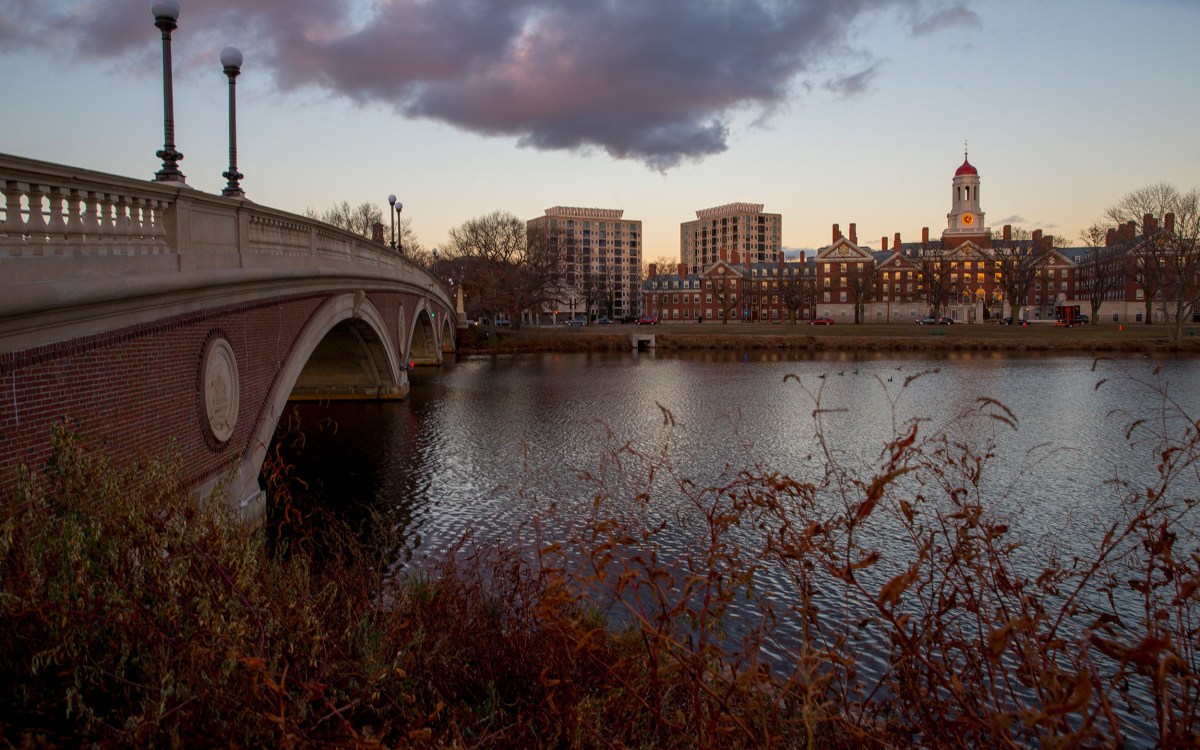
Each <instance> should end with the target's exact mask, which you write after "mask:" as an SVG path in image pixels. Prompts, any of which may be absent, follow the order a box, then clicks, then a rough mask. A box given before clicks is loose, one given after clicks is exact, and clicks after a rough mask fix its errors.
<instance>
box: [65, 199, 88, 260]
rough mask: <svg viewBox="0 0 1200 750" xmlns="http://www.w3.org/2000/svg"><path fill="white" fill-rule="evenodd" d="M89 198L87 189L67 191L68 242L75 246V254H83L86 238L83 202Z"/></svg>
mask: <svg viewBox="0 0 1200 750" xmlns="http://www.w3.org/2000/svg"><path fill="white" fill-rule="evenodd" d="M86 200H87V191H86V190H69V191H67V244H69V245H70V246H71V247H73V248H75V255H80V254H82V252H83V250H82V247H81V246H82V245H83V240H84V237H83V235H84V232H85V231H86V230H85V229H84V226H83V203H84V201H86Z"/></svg>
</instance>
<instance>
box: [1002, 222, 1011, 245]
mask: <svg viewBox="0 0 1200 750" xmlns="http://www.w3.org/2000/svg"><path fill="white" fill-rule="evenodd" d="M1004 241H1005V242H1012V224H1005V225H1004Z"/></svg>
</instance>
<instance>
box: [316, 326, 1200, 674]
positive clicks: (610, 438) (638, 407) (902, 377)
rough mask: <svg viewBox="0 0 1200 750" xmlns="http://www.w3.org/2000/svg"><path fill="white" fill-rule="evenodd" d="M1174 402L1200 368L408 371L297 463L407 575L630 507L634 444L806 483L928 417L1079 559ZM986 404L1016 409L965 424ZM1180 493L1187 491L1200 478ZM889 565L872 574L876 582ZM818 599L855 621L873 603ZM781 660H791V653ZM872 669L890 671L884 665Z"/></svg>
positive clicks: (1029, 536)
mask: <svg viewBox="0 0 1200 750" xmlns="http://www.w3.org/2000/svg"><path fill="white" fill-rule="evenodd" d="M1156 369H1157V370H1158V372H1157V374H1156V372H1155V370H1156ZM1164 396H1167V397H1171V398H1174V399H1177V403H1178V406H1179V407H1181V408H1182V409H1184V410H1185V411H1187V412H1188V413H1190V414H1191V415H1193V418H1194V417H1195V415H1196V414H1197V413H1198V412H1200V363H1198V362H1197V361H1195V360H1189V359H1171V358H1167V359H1161V360H1152V359H1147V358H1140V357H1130V358H1124V359H1116V360H1102V361H1099V362H1095V363H1094V362H1093V361H1092V360H1091V359H1088V358H1079V357H1057V356H1049V355H1042V356H1037V355H1033V356H1020V357H1014V356H1012V355H1004V356H1001V355H999V354H996V353H973V352H949V353H946V354H945V355H944V356H940V357H921V358H916V357H904V356H898V355H897V354H896V353H895V352H887V353H882V352H832V353H827V354H821V353H812V352H786V351H785V352H758V351H755V352H736V351H723V350H711V351H705V352H699V353H692V352H689V353H657V354H646V353H642V354H629V355H621V354H545V355H536V356H515V357H494V358H491V357H478V358H468V359H464V360H463V361H459V362H455V363H449V364H447V365H445V366H443V367H441V368H435V369H426V370H418V371H416V372H414V373H413V378H412V392H411V396H410V398H409V399H408V400H407V401H404V402H401V403H385V404H345V403H332V404H325V405H317V404H306V405H304V406H303V407H301V413H302V415H303V419H304V421H305V423H306V424H322V425H328V424H331V423H336V424H337V426H338V429H337V431H336V433H335V432H334V431H333V430H332V429H324V430H320V431H318V432H316V433H314V434H311V435H310V436H309V440H308V444H307V447H306V450H305V453H304V454H303V455H302V456H298V457H296V459H295V460H296V461H297V463H298V464H299V465H300V467H301V473H302V476H304V478H305V479H306V480H308V481H310V482H312V483H313V484H314V486H316V487H318V488H319V489H320V490H321V491H322V492H323V493H324V494H325V497H326V498H327V502H329V503H331V504H334V505H338V506H340V507H343V508H347V509H353V508H361V507H363V506H366V507H370V508H374V509H377V510H381V511H383V512H384V513H385V514H386V515H387V517H388V518H389V522H390V523H392V524H394V525H395V527H396V528H397V529H398V530H400V532H401V540H402V541H401V548H400V549H399V550H397V555H398V559H399V560H400V562H401V564H402V565H419V564H420V561H421V559H422V557H423V556H425V555H435V556H436V555H439V554H441V553H443V552H445V551H446V550H448V549H449V548H451V547H452V546H453V545H454V544H455V543H456V542H457V541H458V540H459V538H460V537H461V536H462V535H463V534H464V533H467V532H473V533H474V534H475V535H476V537H477V538H479V539H490V538H500V539H504V540H509V541H512V540H515V539H517V538H518V537H519V535H520V534H521V533H523V531H524V530H526V529H527V528H528V524H529V522H530V520H531V519H532V518H533V517H534V516H539V517H542V518H543V519H544V520H546V522H547V523H548V524H549V525H548V526H547V528H548V529H549V530H550V532H551V533H563V534H565V529H566V528H568V527H570V526H572V524H573V523H576V522H577V520H578V517H574V518H573V517H572V516H571V515H570V514H571V512H572V509H573V508H587V507H589V506H590V498H591V496H592V493H594V492H596V491H597V484H596V483H595V482H594V481H590V480H589V479H588V478H587V477H586V476H585V474H584V473H585V472H588V473H590V474H591V475H592V476H598V475H599V476H603V477H604V478H605V481H606V482H609V483H610V484H609V490H610V491H611V492H612V493H613V495H614V497H615V498H616V499H617V501H618V502H620V501H625V502H628V500H629V498H630V497H632V491H633V490H632V486H631V488H630V492H629V494H626V495H624V496H623V497H622V495H621V492H620V491H619V490H614V489H613V488H614V487H617V488H620V487H621V486H622V485H621V484H620V483H621V482H622V481H624V480H623V479H622V478H621V477H619V476H617V475H618V473H619V472H616V471H615V470H614V468H613V465H612V463H611V458H612V456H611V452H612V451H613V450H614V449H616V448H618V447H620V446H622V445H624V444H626V443H628V444H629V445H631V446H633V447H634V448H636V449H637V450H638V451H641V452H643V453H653V452H655V451H657V450H659V449H661V448H663V447H664V446H669V450H670V457H671V462H672V465H673V466H674V467H675V469H676V470H677V471H678V473H679V475H681V476H685V477H689V478H691V479H692V480H694V481H695V482H696V483H697V484H698V485H699V486H707V485H709V484H714V483H718V482H720V481H721V480H722V479H723V478H724V479H727V478H728V477H729V476H730V475H731V474H732V473H733V472H735V471H736V470H737V469H739V468H742V467H747V466H755V465H758V466H761V467H763V469H764V470H766V469H771V470H777V471H779V472H781V473H783V474H788V475H791V476H794V477H798V478H811V477H814V476H820V474H821V472H822V471H823V469H824V467H825V458H824V455H825V451H828V452H829V453H830V454H831V455H833V456H835V457H836V458H837V459H838V461H839V462H842V463H843V464H845V465H846V466H849V467H857V468H861V469H864V470H865V469H866V468H868V467H876V466H879V465H880V461H881V456H882V451H883V449H884V447H885V446H886V444H887V442H888V440H889V439H891V437H892V436H893V435H895V434H896V433H897V431H898V430H899V429H900V427H901V426H902V425H905V424H906V423H907V422H908V421H909V420H911V419H917V418H920V419H923V420H925V421H924V422H922V425H921V427H920V432H921V434H922V435H924V434H929V433H932V432H936V431H938V430H943V429H945V430H948V431H950V433H951V434H952V435H953V436H955V437H956V438H958V439H960V440H962V441H964V442H966V443H968V444H971V445H975V446H985V445H990V446H991V450H992V452H993V453H994V458H993V459H991V464H990V465H989V469H988V471H987V472H986V473H985V474H984V482H983V486H982V489H981V492H982V493H983V495H984V497H985V498H986V500H987V502H988V503H989V504H990V505H991V507H992V508H993V509H994V510H995V511H996V512H997V513H999V514H1001V515H1003V516H1004V517H1005V518H1006V519H1007V521H1008V523H1009V524H1010V525H1011V526H1012V528H1013V529H1014V530H1015V531H1016V532H1017V534H1019V535H1020V536H1021V537H1022V538H1023V539H1026V540H1028V541H1029V542H1030V544H1029V546H1028V547H1026V548H1025V549H1023V550H1022V551H1021V552H1019V553H1018V554H1021V555H1025V556H1027V557H1028V558H1029V559H1030V560H1036V559H1038V558H1039V557H1040V556H1041V555H1044V554H1046V553H1047V551H1048V550H1055V551H1056V553H1057V554H1058V555H1060V556H1062V557H1064V558H1066V559H1070V557H1071V556H1074V555H1080V556H1082V557H1085V558H1086V557H1087V556H1088V555H1089V553H1090V552H1091V550H1092V545H1094V544H1095V540H1096V539H1097V537H1098V533H1097V529H1101V528H1103V527H1104V525H1106V524H1107V523H1109V522H1111V520H1112V519H1113V518H1114V517H1115V514H1116V512H1117V509H1118V507H1119V504H1120V500H1121V497H1122V492H1123V490H1122V489H1121V487H1120V486H1118V485H1115V484H1106V480H1109V479H1112V478H1114V477H1123V478H1126V479H1130V480H1134V481H1135V482H1143V483H1144V482H1149V481H1151V480H1152V479H1153V473H1154V463H1155V461H1154V460H1153V457H1152V454H1151V453H1150V452H1149V449H1150V448H1152V447H1153V443H1152V442H1150V441H1151V436H1152V435H1154V434H1161V431H1162V430H1163V429H1168V430H1170V429H1173V426H1172V425H1171V424H1170V423H1169V422H1170V420H1172V419H1176V420H1177V419H1178V415H1177V414H1176V415H1175V416H1172V414H1173V412H1171V411H1170V410H1169V409H1164V403H1165V401H1164ZM981 399H995V400H996V401H998V402H1001V403H1002V404H1003V405H1004V406H1005V407H1006V408H1007V410H1008V411H1003V410H999V409H998V408H997V407H995V406H994V405H989V402H987V401H981ZM988 409H995V410H996V413H998V414H1001V415H1003V416H1004V417H1005V418H1004V419H1003V420H996V419H986V418H984V419H974V420H967V421H962V420H961V419H960V417H961V415H964V414H969V415H979V414H981V413H982V412H984V411H986V410H988ZM1135 419H1147V420H1150V422H1149V427H1150V431H1149V432H1148V433H1147V437H1145V438H1144V439H1141V443H1140V444H1139V445H1134V446H1132V447H1131V445H1130V443H1129V440H1128V439H1127V435H1126V430H1127V428H1128V426H1129V425H1130V424H1131V423H1132V422H1133V421H1134V420H1135ZM1010 421H1011V422H1015V424H1016V429H1013V428H1012V427H1011V426H1010V425H1009V424H1008V422H1010ZM818 427H819V428H820V429H819V430H818ZM1174 427H1178V424H1177V423H1176V424H1175V425H1174ZM818 433H820V434H821V435H823V436H824V438H825V440H824V442H822V441H821V440H820V439H819V434H818ZM1148 457H1149V458H1148ZM1177 490H1178V491H1180V492H1183V493H1188V492H1190V493H1191V494H1192V495H1193V496H1194V495H1195V493H1196V492H1197V487H1196V486H1194V484H1193V485H1191V486H1181V487H1178V488H1177ZM551 507H553V508H555V509H556V511H557V515H555V516H554V517H553V518H550V517H549V509H550V508H551ZM626 510H628V508H626ZM655 511H656V512H657V513H659V514H660V515H661V517H663V518H670V519H671V520H672V521H673V522H674V521H679V520H680V519H683V518H686V517H687V508H686V507H684V504H683V503H681V501H680V499H679V498H678V497H674V498H670V497H667V498H662V502H661V503H660V504H658V505H656V506H655ZM348 512H353V511H348ZM702 531H703V529H700V528H697V527H692V528H689V527H688V525H687V523H676V525H675V526H674V527H673V528H672V529H671V531H670V533H667V534H664V535H662V536H661V537H659V538H658V542H659V544H660V545H661V553H662V554H664V555H667V556H674V558H675V559H680V560H682V559H684V558H686V557H687V556H688V555H690V554H692V553H694V551H695V549H696V546H697V534H700V533H702ZM874 533H876V534H877V535H878V536H877V538H875V539H873V540H872V541H873V542H875V543H877V544H878V545H879V547H881V548H882V549H883V550H885V551H888V550H892V549H897V550H899V549H903V548H904V540H903V539H900V538H898V537H896V538H890V537H889V535H894V534H895V533H896V531H895V529H893V528H889V527H888V526H887V525H886V524H881V525H879V526H878V527H877V528H876V530H875V532H874ZM1031 566H1032V563H1031ZM895 572H896V571H895V570H894V569H890V568H886V567H880V568H879V569H877V570H874V571H870V572H868V573H867V574H866V575H868V576H870V575H873V576H876V577H878V578H879V580H878V581H876V583H877V584H881V583H882V582H883V581H886V580H887V576H889V575H892V574H894V573H895ZM1026 572H1033V568H1032V567H1031V568H1030V569H1028V570H1027V571H1026ZM760 585H761V586H762V587H763V588H764V589H766V590H769V591H773V592H777V593H778V595H779V596H781V597H786V596H787V594H788V592H789V591H790V590H791V589H790V588H789V587H790V586H791V582H790V581H789V580H788V578H787V577H786V575H784V574H783V572H782V571H771V570H767V571H764V573H763V578H762V581H761V583H760ZM822 606H824V607H825V608H826V610H827V611H839V610H841V609H844V610H845V611H847V612H853V611H854V610H855V608H856V607H861V606H862V604H861V603H859V602H853V601H846V600H839V601H827V602H822ZM753 615H754V613H752V612H738V611H735V612H734V613H733V618H734V619H735V620H737V619H738V618H746V619H747V621H750V620H751V619H752V618H753ZM781 635H782V636H783V637H784V638H785V639H786V632H781ZM775 656H776V657H777V658H779V659H780V660H781V661H784V660H786V658H787V644H786V643H778V644H777V646H776V652H775ZM864 658H865V659H866V660H867V661H868V662H869V661H870V660H874V663H875V665H876V667H877V668H882V666H883V665H884V659H885V658H886V654H885V652H883V651H882V650H880V651H876V652H870V651H867V652H865V655H864ZM862 666H864V667H869V664H867V663H864V664H863V665H862Z"/></svg>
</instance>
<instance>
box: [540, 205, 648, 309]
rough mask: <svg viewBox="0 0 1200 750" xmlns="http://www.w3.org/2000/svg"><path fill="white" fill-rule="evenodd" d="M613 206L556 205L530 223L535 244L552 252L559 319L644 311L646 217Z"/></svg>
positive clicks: (554, 306)
mask: <svg viewBox="0 0 1200 750" xmlns="http://www.w3.org/2000/svg"><path fill="white" fill-rule="evenodd" d="M624 214H625V212H624V211H623V210H620V209H609V208H574V207H569V206H556V207H554V208H548V209H546V213H545V215H544V216H539V217H537V218H536V219H532V220H530V221H528V222H527V223H526V228H527V232H528V236H529V237H530V240H531V245H535V244H538V243H540V246H541V247H543V248H544V249H545V252H546V253H547V263H548V266H549V276H550V282H549V283H550V289H551V297H552V300H551V302H550V304H549V305H548V309H547V310H545V311H543V312H544V313H549V314H551V315H552V316H553V318H555V319H556V320H561V319H564V318H566V319H570V318H574V317H586V318H587V319H589V320H594V319H596V318H598V317H602V316H605V317H609V318H612V319H613V320H625V319H630V318H633V317H636V316H637V315H638V314H639V305H640V303H641V294H640V287H641V269H642V222H641V221H638V220H631V219H626V218H625V216H624Z"/></svg>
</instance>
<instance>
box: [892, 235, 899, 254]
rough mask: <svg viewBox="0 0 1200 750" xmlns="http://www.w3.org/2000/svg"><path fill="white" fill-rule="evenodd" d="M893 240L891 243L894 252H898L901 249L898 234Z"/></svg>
mask: <svg viewBox="0 0 1200 750" xmlns="http://www.w3.org/2000/svg"><path fill="white" fill-rule="evenodd" d="M893 239H894V240H895V241H894V242H893V243H892V247H894V248H896V252H900V249H901V243H900V233H899V232H896V236H895V237H894V238H893Z"/></svg>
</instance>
